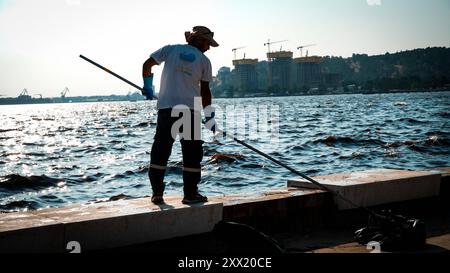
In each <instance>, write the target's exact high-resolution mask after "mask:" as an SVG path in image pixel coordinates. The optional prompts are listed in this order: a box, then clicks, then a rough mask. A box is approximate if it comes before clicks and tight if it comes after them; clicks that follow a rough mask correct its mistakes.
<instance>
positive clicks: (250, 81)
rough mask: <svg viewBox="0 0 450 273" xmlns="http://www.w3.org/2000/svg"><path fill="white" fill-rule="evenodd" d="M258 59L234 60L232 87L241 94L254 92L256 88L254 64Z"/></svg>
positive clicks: (256, 78) (256, 77)
mask: <svg viewBox="0 0 450 273" xmlns="http://www.w3.org/2000/svg"><path fill="white" fill-rule="evenodd" d="M257 64H258V59H240V60H234V61H233V65H234V67H235V69H234V77H235V79H234V89H235V90H236V91H237V92H238V93H240V94H243V93H244V92H254V91H256V90H257V89H258V76H257V73H256V65H257Z"/></svg>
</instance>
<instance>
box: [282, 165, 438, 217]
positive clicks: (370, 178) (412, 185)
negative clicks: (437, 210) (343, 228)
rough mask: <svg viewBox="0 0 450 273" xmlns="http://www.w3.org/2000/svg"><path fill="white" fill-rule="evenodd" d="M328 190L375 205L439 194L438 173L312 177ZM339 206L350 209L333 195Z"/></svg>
mask: <svg viewBox="0 0 450 273" xmlns="http://www.w3.org/2000/svg"><path fill="white" fill-rule="evenodd" d="M314 179H315V180H316V181H317V182H319V183H321V184H323V185H325V186H327V187H328V188H329V189H331V190H334V191H336V192H339V193H340V194H342V195H343V196H344V197H346V198H347V199H349V200H351V201H352V202H353V203H355V204H357V205H359V206H366V207H370V206H375V205H380V204H389V203H394V202H399V201H407V200H414V199H420V198H426V197H432V196H437V195H439V191H440V184H441V174H440V173H439V172H436V171H434V172H425V171H405V170H387V169H375V170H368V171H358V172H351V173H340V174H332V175H325V176H318V177H315V178H314ZM288 187H299V188H310V189H316V188H317V186H315V185H314V184H312V183H311V182H309V181H307V180H305V179H290V180H288ZM334 200H335V202H336V204H337V206H338V208H339V209H341V210H345V209H353V208H354V207H352V206H351V205H350V204H349V203H347V202H345V201H344V200H342V199H341V198H339V197H335V199H334Z"/></svg>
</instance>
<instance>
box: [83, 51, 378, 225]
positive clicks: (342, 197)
mask: <svg viewBox="0 0 450 273" xmlns="http://www.w3.org/2000/svg"><path fill="white" fill-rule="evenodd" d="M80 58H82V59H84V60H86V61H88V62H90V63H91V64H93V65H95V66H97V67H98V68H100V69H102V70H104V71H106V72H108V73H109V74H111V75H113V76H115V77H117V78H119V79H121V80H122V81H124V82H126V83H128V84H129V85H131V86H133V87H135V88H137V89H139V90H141V91H142V90H143V89H142V88H141V87H140V86H138V85H136V84H134V83H132V82H130V81H129V80H127V79H125V78H123V77H121V76H119V75H117V74H116V73H114V72H112V71H110V70H109V69H107V68H105V67H103V66H101V65H99V64H98V63H96V62H94V61H92V60H90V59H88V58H86V57H84V56H83V55H80ZM217 132H218V133H222V134H223V135H224V136H225V137H228V138H231V139H233V140H234V141H236V142H237V143H239V144H241V145H243V146H245V147H247V148H248V149H250V150H252V151H254V152H256V153H257V154H259V155H261V156H263V157H265V158H267V159H269V160H271V161H272V162H274V163H275V164H277V165H279V166H281V167H283V168H285V169H287V170H289V171H290V172H292V173H294V174H296V175H298V176H300V177H303V178H304V179H306V180H308V181H309V182H311V183H312V184H314V185H316V186H317V187H319V188H321V189H323V190H326V191H329V192H331V193H332V194H334V195H336V196H337V197H339V198H341V199H342V200H344V201H345V202H347V203H349V204H350V205H352V206H353V207H355V208H359V209H363V210H365V211H366V212H367V213H369V214H370V215H373V216H376V217H383V216H381V215H379V214H377V213H376V212H374V211H372V210H371V209H369V208H366V207H363V206H360V205H357V204H355V203H354V202H353V201H351V200H350V199H348V198H346V197H345V196H343V195H342V194H340V193H339V192H337V191H334V190H332V189H330V188H328V187H327V186H325V185H323V184H321V183H319V182H317V181H316V180H314V179H312V178H310V177H309V176H307V175H305V174H303V173H301V172H299V171H297V170H295V169H294V168H292V167H290V166H288V165H286V164H285V163H283V162H281V161H279V160H278V159H276V158H274V157H272V156H270V155H268V154H266V153H264V152H262V151H260V150H258V149H256V148H255V147H253V146H251V145H249V144H247V143H245V142H244V141H242V140H240V139H237V138H236V137H234V136H231V135H229V134H227V133H226V132H225V131H222V130H217Z"/></svg>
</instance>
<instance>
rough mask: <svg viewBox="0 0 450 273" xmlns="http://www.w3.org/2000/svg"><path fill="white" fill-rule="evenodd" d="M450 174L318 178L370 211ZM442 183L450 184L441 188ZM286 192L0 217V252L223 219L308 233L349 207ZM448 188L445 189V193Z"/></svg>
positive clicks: (105, 242)
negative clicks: (186, 202)
mask: <svg viewBox="0 0 450 273" xmlns="http://www.w3.org/2000/svg"><path fill="white" fill-rule="evenodd" d="M449 173H450V169H441V170H438V171H432V172H415V171H399V170H371V171H364V172H354V173H345V174H335V175H331V176H323V177H315V178H314V179H316V180H317V181H319V182H322V183H324V184H326V185H327V186H329V187H333V189H335V190H337V191H339V192H341V193H342V194H344V195H345V196H346V197H347V198H351V199H352V200H353V201H354V202H357V203H358V204H361V205H365V206H374V205H383V204H391V203H394V202H397V204H398V202H400V201H406V200H418V199H420V200H422V199H424V198H428V197H433V196H436V195H439V194H441V195H442V192H441V191H442V190H444V189H448V185H447V184H448V183H449V182H448V174H449ZM441 185H447V186H445V187H444V186H442V190H441ZM288 186H289V187H286V188H280V189H273V190H271V191H268V192H263V193H259V194H254V195H245V196H244V195H229V196H220V197H210V198H209V199H210V201H209V202H208V203H205V204H198V205H192V206H186V205H183V204H182V203H181V197H179V196H167V197H166V198H165V200H166V204H165V205H161V206H156V205H154V204H152V203H151V201H150V199H149V198H139V199H132V200H120V201H114V202H105V203H96V204H88V205H74V206H69V207H65V208H58V209H45V210H40V211H30V212H19V213H7V214H0V252H3V253H4V252H65V253H67V252H70V251H69V250H68V246H70V244H69V243H70V242H77V243H79V245H80V247H81V249H80V250H81V251H82V252H85V251H98V250H107V249H120V248H123V247H133V245H141V244H147V243H151V242H161V241H163V240H177V238H186V237H189V236H196V234H198V235H201V234H207V233H210V232H211V231H212V230H213V228H214V226H215V225H216V224H217V223H218V222H219V221H221V220H226V221H233V222H239V223H244V224H248V225H251V226H252V227H254V228H256V229H258V230H260V231H263V232H266V233H269V234H274V233H279V232H287V231H295V232H307V231H308V230H312V229H317V228H320V227H321V226H322V227H323V226H326V225H327V223H328V222H327V221H329V220H330V219H331V218H333V216H332V215H333V214H334V215H336V210H335V209H336V207H337V208H339V209H345V210H346V211H351V210H348V209H350V207H348V204H345V203H342V202H341V200H338V199H336V198H334V197H333V195H331V193H329V192H325V191H323V190H318V189H315V188H314V187H313V186H312V185H311V184H308V183H306V182H304V181H300V180H298V179H293V180H290V181H289V182H288ZM446 191H447V190H446Z"/></svg>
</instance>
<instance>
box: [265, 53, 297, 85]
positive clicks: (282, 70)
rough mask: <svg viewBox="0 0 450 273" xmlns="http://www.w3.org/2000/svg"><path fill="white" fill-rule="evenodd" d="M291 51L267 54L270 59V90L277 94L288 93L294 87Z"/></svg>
mask: <svg viewBox="0 0 450 273" xmlns="http://www.w3.org/2000/svg"><path fill="white" fill-rule="evenodd" d="M293 55H294V54H293V53H292V52H291V51H278V52H269V53H267V58H268V59H269V89H270V90H271V91H273V92H276V93H286V92H288V91H289V90H290V89H291V87H292V75H291V73H292V56H293Z"/></svg>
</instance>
